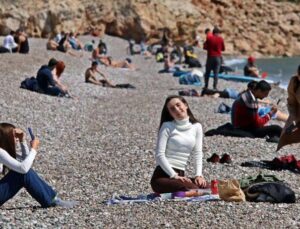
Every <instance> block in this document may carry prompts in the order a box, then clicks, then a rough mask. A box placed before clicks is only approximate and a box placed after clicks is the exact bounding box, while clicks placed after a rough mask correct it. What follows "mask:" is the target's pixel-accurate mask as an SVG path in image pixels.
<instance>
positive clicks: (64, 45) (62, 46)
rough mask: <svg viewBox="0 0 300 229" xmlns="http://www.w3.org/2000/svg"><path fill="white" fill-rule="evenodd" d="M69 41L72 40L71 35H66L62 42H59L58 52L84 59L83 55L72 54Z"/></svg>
mask: <svg viewBox="0 0 300 229" xmlns="http://www.w3.org/2000/svg"><path fill="white" fill-rule="evenodd" d="M69 39H70V35H69V34H68V33H66V34H65V36H64V37H63V38H61V40H60V41H59V43H58V46H57V50H58V51H60V52H64V53H68V54H70V55H71V56H75V57H82V54H77V53H75V52H72V50H71V49H72V46H71V45H70V42H69Z"/></svg>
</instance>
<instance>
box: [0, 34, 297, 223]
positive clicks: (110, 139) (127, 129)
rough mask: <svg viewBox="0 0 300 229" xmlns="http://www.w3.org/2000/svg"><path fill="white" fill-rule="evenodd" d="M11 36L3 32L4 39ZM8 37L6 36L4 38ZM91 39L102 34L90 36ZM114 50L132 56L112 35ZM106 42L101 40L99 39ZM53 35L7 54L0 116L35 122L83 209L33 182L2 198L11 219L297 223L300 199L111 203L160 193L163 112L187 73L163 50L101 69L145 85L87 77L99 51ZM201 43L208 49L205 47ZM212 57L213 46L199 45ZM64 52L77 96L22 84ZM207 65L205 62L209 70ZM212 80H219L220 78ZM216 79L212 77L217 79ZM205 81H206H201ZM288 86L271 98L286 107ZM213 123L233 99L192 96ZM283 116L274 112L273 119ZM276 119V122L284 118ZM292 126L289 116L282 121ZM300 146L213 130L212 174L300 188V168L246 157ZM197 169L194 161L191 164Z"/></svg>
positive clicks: (0, 65) (1, 216)
mask: <svg viewBox="0 0 300 229" xmlns="http://www.w3.org/2000/svg"><path fill="white" fill-rule="evenodd" d="M2 39H3V38H2ZM2 39H1V43H2ZM81 39H82V41H84V42H87V41H90V40H92V39H94V38H92V37H81ZM105 41H106V42H107V44H108V50H109V55H111V56H113V57H114V59H124V58H125V57H127V56H128V55H127V53H126V47H127V42H126V41H125V40H122V39H119V38H114V37H109V36H107V37H105ZM96 42H97V41H96ZM45 47H46V40H43V39H30V53H29V54H28V55H18V54H2V55H0V69H1V72H0V80H1V83H0V115H1V116H0V117H1V118H0V119H1V121H3V122H4V121H5V122H11V123H14V124H16V125H17V126H20V127H21V128H23V129H26V128H27V127H28V126H31V127H32V128H33V130H34V132H35V134H36V135H37V136H38V137H39V138H40V140H41V145H40V149H39V153H38V155H37V157H36V160H35V163H34V166H33V168H34V169H35V170H36V171H37V172H38V173H39V174H40V175H41V176H42V177H43V178H45V179H46V180H47V181H48V182H49V183H50V184H51V185H52V186H53V187H55V189H56V190H57V191H58V192H59V194H60V196H61V197H62V198H63V199H72V200H77V201H79V202H80V205H79V206H78V207H77V208H74V209H62V208H50V209H41V208H38V207H37V206H38V203H37V202H36V201H34V200H33V199H32V198H31V197H30V196H29V195H28V194H27V193H26V192H25V191H21V192H20V193H19V194H18V195H17V196H16V197H15V198H13V199H12V200H10V201H8V202H7V203H5V204H4V205H3V206H2V207H1V211H0V225H1V226H3V227H4V228H33V227H38V228H58V227H64V228H132V227H137V228H149V227H152V228H163V227H168V228H195V227H200V228H204V227H207V228H208V227H213V228H216V227H218V228H261V227H264V228H270V227H273V228H275V227H292V228H298V227H299V226H300V224H299V219H300V216H299V210H300V207H299V201H297V203H296V204H292V205H287V204H268V203H250V202H245V203H229V202H223V201H219V202H205V203H187V202H167V201H165V202H155V203H147V204H146V203H145V204H132V205H114V206H107V205H105V204H104V203H103V202H104V201H106V200H108V199H109V198H111V197H112V195H113V194H114V193H115V194H124V195H131V196H135V195H139V194H142V193H150V192H152V190H151V187H150V184H149V182H150V178H151V175H152V172H153V170H154V167H155V161H154V149H155V142H156V137H157V130H158V129H157V128H158V125H159V120H160V113H161V109H162V106H163V103H164V101H165V98H166V97H167V96H168V95H171V94H177V91H178V90H179V89H181V88H190V87H189V86H183V85H179V84H178V79H177V78H174V77H172V76H171V75H170V74H158V71H159V70H160V69H161V68H162V64H161V63H156V62H155V60H154V58H152V59H145V58H144V57H142V56H139V55H136V56H133V57H131V58H132V60H133V63H134V64H135V65H136V66H137V67H138V70H136V71H131V70H123V69H113V68H105V67H103V66H100V69H101V70H102V71H103V72H104V73H105V74H107V75H108V77H109V79H111V80H112V81H113V82H114V83H130V84H132V85H134V86H136V88H137V89H136V90H127V89H112V88H103V87H100V86H95V85H91V84H86V83H84V72H85V69H86V68H87V67H89V65H90V60H89V58H90V53H87V52H83V57H81V58H76V57H72V56H70V55H66V54H63V53H60V52H53V51H47V50H46V48H45ZM198 52H199V50H198ZM199 53H200V56H201V58H200V59H201V62H202V64H203V65H204V61H205V53H204V52H199ZM51 57H55V58H57V59H59V60H63V61H64V62H65V63H66V69H65V72H64V73H63V76H62V81H63V83H65V84H66V85H68V87H69V88H70V92H71V94H72V95H74V96H76V97H77V98H78V99H77V100H73V99H67V98H56V97H51V96H47V95H41V94H37V93H34V92H30V91H27V90H23V89H20V88H19V86H20V82H21V81H22V80H23V79H24V78H25V77H29V76H35V75H36V72H37V70H38V69H39V67H40V66H41V65H43V64H46V63H47V62H48V60H49V58H51ZM202 70H204V69H202ZM211 81H212V80H211ZM210 83H212V82H210ZM245 86H246V85H245V84H242V83H233V82H227V81H223V80H219V85H218V87H219V89H223V88H225V87H231V88H236V89H238V90H242V89H244V88H245ZM194 88H196V89H199V90H200V88H197V87H194ZM286 96H287V95H286V92H285V91H283V90H281V89H278V88H275V89H273V90H272V92H271V95H270V97H271V99H273V100H274V101H277V99H278V98H282V101H283V102H282V103H281V104H280V105H279V106H280V109H281V110H283V111H286ZM186 99H187V100H188V102H189V105H190V107H191V109H192V111H193V113H194V115H195V116H196V117H197V118H198V119H199V120H200V121H201V123H202V126H203V129H204V131H207V130H209V129H211V128H216V127H217V126H219V125H221V124H224V123H226V122H228V121H230V116H229V115H223V114H218V113H215V110H216V109H217V107H218V105H219V104H220V103H221V102H225V103H227V104H228V105H231V103H232V102H233V101H232V100H229V99H212V98H195V97H193V98H192V97H187V98H186ZM274 122H275V121H274ZM275 123H276V122H275ZM279 124H280V125H283V123H279ZM298 147H299V145H295V146H288V147H286V148H285V149H283V150H281V151H280V152H278V153H276V152H275V150H276V144H272V143H267V142H266V141H265V140H264V139H248V138H233V137H222V136H214V137H205V138H204V143H203V154H204V159H203V174H204V176H205V178H206V179H207V180H208V181H210V180H211V179H216V178H217V179H234V178H242V177H245V176H249V175H256V174H258V172H259V171H262V172H263V173H266V174H274V175H276V176H277V177H278V178H280V179H283V180H285V181H286V182H287V183H288V184H289V185H290V186H291V187H292V189H293V190H294V191H295V192H296V194H297V197H298V195H299V192H300V190H299V175H298V174H294V173H292V172H289V171H280V172H278V171H276V172H275V171H268V170H264V169H259V168H246V167H241V166H240V164H241V163H242V162H244V161H247V160H271V159H273V158H274V157H275V156H279V155H287V154H294V155H295V156H296V157H298V158H299V159H300V155H299V149H298ZM213 153H217V154H219V155H222V154H224V153H228V154H230V155H231V157H232V159H233V163H232V164H231V165H222V164H211V163H207V162H206V159H207V158H208V157H209V156H211V154H213ZM188 174H190V175H192V174H193V173H192V166H190V165H189V167H188Z"/></svg>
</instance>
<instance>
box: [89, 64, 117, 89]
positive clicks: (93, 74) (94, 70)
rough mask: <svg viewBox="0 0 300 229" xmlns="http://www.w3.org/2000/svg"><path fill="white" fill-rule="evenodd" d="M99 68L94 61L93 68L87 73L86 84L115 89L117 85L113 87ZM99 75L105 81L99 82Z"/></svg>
mask: <svg viewBox="0 0 300 229" xmlns="http://www.w3.org/2000/svg"><path fill="white" fill-rule="evenodd" d="M97 67H98V62H97V61H93V62H92V66H91V67H90V68H88V69H87V70H86V71H85V82H86V83H92V84H96V85H101V86H103V87H115V85H113V84H112V83H111V82H110V81H109V80H108V79H107V77H106V76H105V75H104V74H103V73H101V72H100V71H99V70H98V68H97ZM97 73H98V74H100V75H101V76H102V77H103V78H104V79H103V80H97V78H96V74H97Z"/></svg>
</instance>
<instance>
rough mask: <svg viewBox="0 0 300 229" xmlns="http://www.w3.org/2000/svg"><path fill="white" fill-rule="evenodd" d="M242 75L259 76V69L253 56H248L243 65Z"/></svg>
mask: <svg viewBox="0 0 300 229" xmlns="http://www.w3.org/2000/svg"><path fill="white" fill-rule="evenodd" d="M244 75H245V76H250V77H259V70H258V68H257V67H256V65H255V58H254V57H253V56H249V57H248V61H247V64H246V66H245V67H244Z"/></svg>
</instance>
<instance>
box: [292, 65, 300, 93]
mask: <svg viewBox="0 0 300 229" xmlns="http://www.w3.org/2000/svg"><path fill="white" fill-rule="evenodd" d="M297 75H298V76H300V65H299V66H298V71H297ZM292 80H295V83H294V85H295V86H294V88H293V90H294V92H296V91H297V89H298V87H300V81H299V80H298V77H297V76H296V77H293V78H292Z"/></svg>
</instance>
